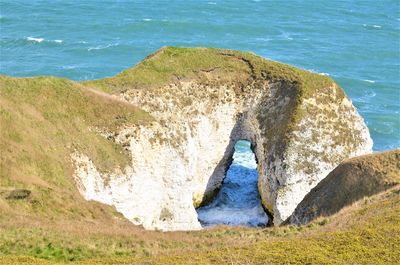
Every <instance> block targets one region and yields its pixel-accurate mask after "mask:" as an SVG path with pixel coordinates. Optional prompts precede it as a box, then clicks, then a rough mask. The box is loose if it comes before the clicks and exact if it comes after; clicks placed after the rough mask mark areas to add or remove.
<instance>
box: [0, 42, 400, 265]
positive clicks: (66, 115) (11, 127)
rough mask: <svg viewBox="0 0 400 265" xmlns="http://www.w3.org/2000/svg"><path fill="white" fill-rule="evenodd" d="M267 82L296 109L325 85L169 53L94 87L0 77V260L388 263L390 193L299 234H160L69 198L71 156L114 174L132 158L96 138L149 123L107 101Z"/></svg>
mask: <svg viewBox="0 0 400 265" xmlns="http://www.w3.org/2000/svg"><path fill="white" fill-rule="evenodd" d="M267 79H268V80H269V81H270V82H276V83H285V84H290V86H287V87H286V88H287V89H293V90H295V92H298V93H296V95H298V96H297V98H295V99H296V100H297V103H298V101H301V100H304V99H305V98H308V97H311V96H312V95H313V94H314V92H315V90H316V89H318V88H323V89H331V88H332V84H333V83H334V81H333V80H332V79H331V78H329V77H327V76H323V75H319V74H315V73H311V72H308V71H304V70H301V69H297V68H295V67H292V66H289V65H285V64H281V63H278V62H273V61H269V60H265V59H263V58H261V57H259V56H256V55H254V54H251V53H246V52H239V51H230V50H223V49H203V48H196V49H188V48H176V47H166V48H163V49H161V50H160V51H158V52H156V53H155V54H153V55H150V56H149V57H147V58H146V59H145V60H144V61H143V62H141V63H140V64H138V65H136V66H135V67H133V68H131V69H128V70H125V71H123V72H122V73H120V74H118V75H116V76H115V77H109V78H105V79H100V80H94V81H85V82H74V81H71V80H66V79H62V78H56V77H35V78H13V77H7V76H1V77H0V150H1V157H0V212H1V214H0V263H2V264H3V263H4V264H16V263H17V264H54V263H70V262H74V263H75V262H78V263H82V264H131V263H143V264H160V263H161V264H162V263H165V264H188V263H198V264H209V263H217V264H218V263H233V264H243V263H244V264H252V263H255V264H265V263H267V264H268V263H270V264H298V263H303V264H343V263H345V264H346V263H353V262H355V263H359V264H371V263H373V264H385V263H388V264H390V263H393V262H394V261H397V260H400V252H399V250H398V249H397V248H396V246H398V245H400V218H399V216H400V205H399V203H398V202H399V196H400V188H399V187H398V186H397V187H395V188H393V189H391V190H389V191H387V192H384V193H381V194H379V195H375V196H373V197H369V198H363V199H361V200H359V201H357V202H355V203H354V204H353V205H351V206H348V207H347V208H345V209H342V210H341V211H340V212H339V213H337V214H335V215H334V216H331V217H324V218H319V219H316V220H315V221H313V222H311V223H309V224H307V225H303V226H283V227H268V228H245V227H236V228H232V227H224V226H219V227H214V228H211V229H205V230H201V231H191V232H168V233H161V232H159V231H146V230H144V229H143V228H142V227H139V226H135V225H133V224H132V223H130V222H129V221H128V220H127V219H125V218H124V217H123V216H122V215H121V214H120V213H118V212H117V211H116V210H115V209H114V208H113V207H110V206H107V205H104V204H101V203H97V202H94V201H86V200H85V199H84V198H83V197H82V195H81V194H80V193H79V192H78V189H77V187H76V183H75V181H74V178H73V174H74V169H75V168H74V165H73V162H72V160H71V154H72V153H73V152H81V153H84V154H86V155H87V156H88V157H90V159H91V160H92V161H93V163H94V164H95V165H96V167H97V168H98V169H99V171H100V172H116V171H117V172H118V171H122V170H123V169H124V168H125V167H126V166H127V165H129V164H130V163H131V162H132V161H131V156H130V153H129V152H128V151H127V150H126V148H124V146H122V145H120V144H117V143H115V142H114V141H110V139H108V137H109V136H110V135H108V136H107V135H106V137H105V136H104V135H102V133H103V132H104V131H106V132H110V133H114V132H117V131H118V130H120V129H123V128H125V127H129V126H131V127H132V126H141V125H146V124H151V123H153V122H157V121H156V119H155V117H153V116H152V115H151V114H149V113H148V112H146V111H144V110H143V109H140V108H138V107H136V106H134V105H133V104H131V103H128V102H127V101H123V100H121V99H120V97H118V96H119V95H120V94H121V93H123V92H124V91H126V90H130V89H132V90H137V91H140V90H150V89H157V90H156V91H159V92H160V93H163V91H162V88H163V86H165V85H168V84H173V83H174V82H180V81H182V80H195V81H196V82H197V83H198V84H205V85H215V84H227V85H232V86H235V93H236V94H237V95H238V96H240V95H241V93H243V91H244V89H246V87H248V86H249V85H250V84H256V83H257V82H261V81H262V80H264V81H265V80H267ZM199 87H200V88H201V86H199ZM332 89H333V88H332ZM337 91H341V90H337ZM327 94H328V95H329V93H327ZM283 96H284V95H283ZM343 96H344V93H343V94H341V95H339V98H340V97H343ZM210 98H211V99H214V100H219V98H218V97H217V96H215V97H213V96H211V97H210ZM296 100H295V101H293V103H292V106H291V107H290V108H288V109H290V111H292V112H293V113H295V114H294V115H293V116H292V117H293V119H291V120H289V121H288V122H289V124H283V125H282V126H281V127H279V128H277V129H274V130H269V131H268V132H270V134H271V135H267V137H270V136H271V137H270V138H272V134H278V135H280V134H285V133H286V132H287V131H290V130H292V129H293V128H292V127H291V126H292V124H295V123H296V120H297V119H299V118H300V116H301V115H302V111H304V110H301V109H300V107H299V104H295V103H296ZM177 102H179V104H182V106H183V108H184V107H187V106H190V105H192V104H193V101H192V99H191V98H190V97H188V98H183V99H177ZM290 114H292V113H290ZM262 118H263V117H260V118H259V119H260V120H261V119H262ZM160 123H161V122H160ZM162 125H163V124H162ZM163 126H164V125H163ZM264 126H267V125H265V124H264ZM264 129H265V131H267V129H268V128H264ZM110 137H111V138H112V135H111V136H110ZM353 140H354V139H353Z"/></svg>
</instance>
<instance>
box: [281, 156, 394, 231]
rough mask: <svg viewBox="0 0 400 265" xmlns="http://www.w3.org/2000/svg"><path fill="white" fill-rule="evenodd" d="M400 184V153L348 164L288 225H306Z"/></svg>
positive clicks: (320, 186)
mask: <svg viewBox="0 0 400 265" xmlns="http://www.w3.org/2000/svg"><path fill="white" fill-rule="evenodd" d="M399 184H400V150H392V151H387V152H383V153H375V154H370V155H364V156H359V157H355V158H351V159H348V160H345V161H344V162H342V163H341V164H340V165H339V166H337V167H336V168H335V169H334V170H333V171H332V172H331V173H329V175H328V176H327V177H326V178H325V179H323V180H322V181H321V182H320V183H319V184H318V185H317V186H316V187H314V188H313V189H312V190H311V191H310V193H308V194H307V196H306V197H305V198H304V199H303V200H302V201H301V202H300V204H299V205H298V206H297V207H296V210H295V211H294V213H293V214H292V215H291V216H290V217H289V218H288V219H287V220H286V221H285V223H286V224H306V223H308V222H310V221H312V220H314V219H315V218H317V217H319V216H329V215H332V214H335V213H337V212H338V211H339V210H340V209H342V208H343V207H345V206H347V205H350V204H352V203H353V202H355V201H357V200H360V199H362V198H363V197H366V196H372V195H374V194H376V193H379V192H382V191H384V190H387V189H389V188H391V187H393V186H395V185H399Z"/></svg>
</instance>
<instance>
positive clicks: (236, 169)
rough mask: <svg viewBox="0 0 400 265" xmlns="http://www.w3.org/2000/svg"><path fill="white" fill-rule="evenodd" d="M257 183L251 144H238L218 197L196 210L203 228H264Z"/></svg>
mask: <svg viewBox="0 0 400 265" xmlns="http://www.w3.org/2000/svg"><path fill="white" fill-rule="evenodd" d="M257 182H258V173H257V162H256V159H255V155H254V153H253V151H252V150H251V148H250V142H249V141H244V140H239V141H237V142H236V144H235V153H234V154H233V162H232V165H231V166H230V167H229V169H228V172H227V174H226V177H225V179H224V181H223V183H222V186H221V189H220V191H219V193H218V195H217V196H216V197H215V199H214V201H212V202H211V203H210V204H209V205H206V206H203V207H200V208H198V209H197V214H198V219H199V221H200V223H201V224H202V226H203V227H207V226H213V225H218V224H225V225H232V226H239V225H241V226H266V225H267V223H268V216H267V214H266V213H265V212H264V209H263V207H262V205H261V199H260V194H259V193H258V188H257Z"/></svg>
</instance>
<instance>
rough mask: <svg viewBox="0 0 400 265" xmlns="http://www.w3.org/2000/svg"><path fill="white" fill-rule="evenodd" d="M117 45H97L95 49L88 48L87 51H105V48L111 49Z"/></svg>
mask: <svg viewBox="0 0 400 265" xmlns="http://www.w3.org/2000/svg"><path fill="white" fill-rule="evenodd" d="M118 45H119V43H111V44H107V45H98V46H96V47H89V48H88V51H89V52H90V51H92V50H103V49H107V48H110V47H113V46H118Z"/></svg>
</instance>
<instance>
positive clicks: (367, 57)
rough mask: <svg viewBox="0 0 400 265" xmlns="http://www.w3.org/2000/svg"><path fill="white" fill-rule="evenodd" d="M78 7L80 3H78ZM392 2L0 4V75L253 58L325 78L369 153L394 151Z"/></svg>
mask: <svg viewBox="0 0 400 265" xmlns="http://www.w3.org/2000/svg"><path fill="white" fill-rule="evenodd" d="M83 2H84V3H83ZM399 5H400V2H399V1H398V0H394V1H376V0H373V1H372V0H368V1H311V0H310V1H291V0H288V1H262V0H258V1H244V0H243V1H238V0H231V1H217V0H213V1H173V0H171V1H50V0H48V1H33V0H32V1H19V0H13V1H9V0H2V1H0V26H1V31H0V47H1V48H0V59H1V60H0V62H1V65H0V73H1V74H7V75H13V76H37V75H55V76H61V77H67V78H72V79H75V80H83V79H94V78H101V77H106V76H112V75H115V74H116V73H118V72H120V71H121V70H123V69H125V68H128V67H131V66H132V65H134V64H136V63H138V62H139V61H140V60H141V59H142V58H144V57H145V56H146V55H148V54H149V53H151V52H153V51H155V50H157V49H158V48H160V47H162V46H165V45H177V46H208V47H223V48H231V49H238V50H244V51H253V52H255V53H257V54H259V55H262V56H264V57H267V58H270V59H273V60H278V61H282V62H285V63H289V64H292V65H295V66H299V67H302V68H305V69H309V70H312V71H315V72H319V73H326V74H329V75H330V76H332V77H333V78H334V79H335V80H336V81H337V82H338V83H339V84H340V85H341V86H342V87H343V88H344V89H345V91H346V93H347V94H348V95H349V96H350V98H351V99H352V100H353V103H354V105H355V106H356V107H357V108H358V110H359V112H360V113H361V115H362V116H363V117H364V119H365V120H366V122H367V125H368V127H369V129H370V132H371V135H372V138H373V140H374V149H375V150H384V149H390V148H396V147H400V114H399V109H400V90H399V88H400V6H399Z"/></svg>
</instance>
